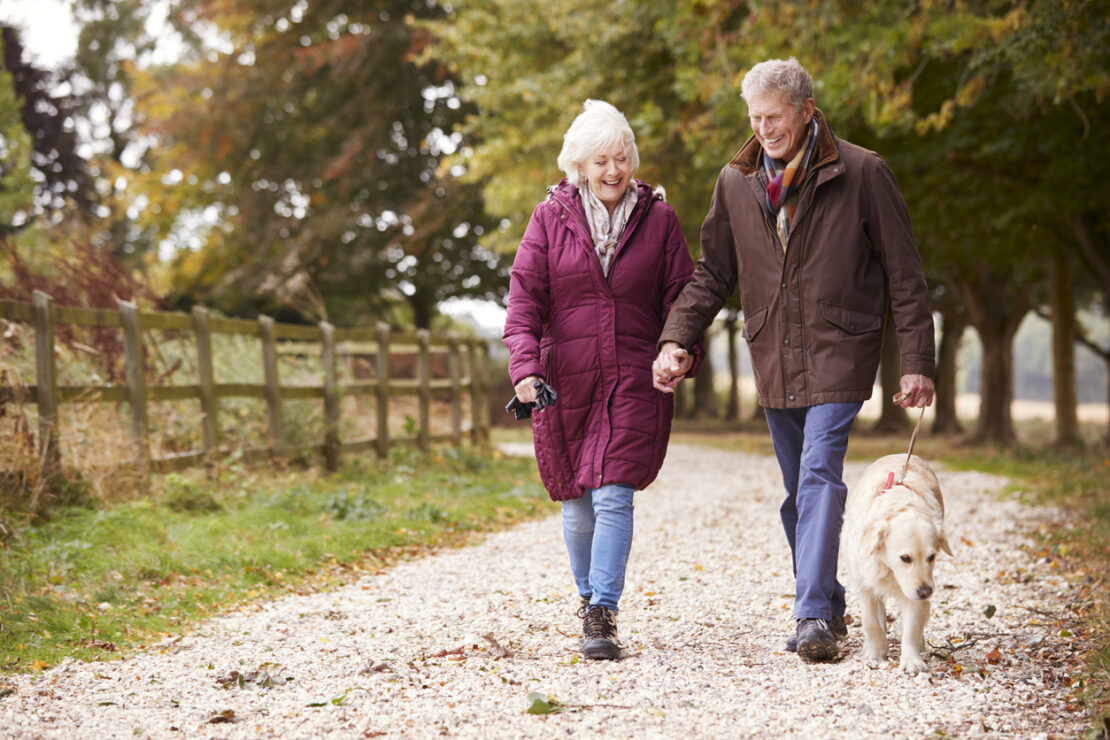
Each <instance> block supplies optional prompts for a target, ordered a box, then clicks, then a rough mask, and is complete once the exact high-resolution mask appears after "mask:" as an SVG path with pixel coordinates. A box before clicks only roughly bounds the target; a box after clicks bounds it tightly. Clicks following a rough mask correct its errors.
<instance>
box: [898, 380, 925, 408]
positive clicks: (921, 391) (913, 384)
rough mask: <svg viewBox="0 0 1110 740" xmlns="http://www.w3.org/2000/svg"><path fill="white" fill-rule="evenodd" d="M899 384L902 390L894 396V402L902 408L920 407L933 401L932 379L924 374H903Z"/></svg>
mask: <svg viewBox="0 0 1110 740" xmlns="http://www.w3.org/2000/svg"><path fill="white" fill-rule="evenodd" d="M899 385H900V386H901V388H902V392H901V393H899V394H897V395H896V396H894V403H895V404H897V405H899V406H901V407H902V408H914V407H916V408H922V407H925V406H929V405H930V404H932V403H933V379H932V378H930V377H928V376H926V375H903V376H902V380H901V381H900V383H899Z"/></svg>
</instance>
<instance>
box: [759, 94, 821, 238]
mask: <svg viewBox="0 0 1110 740" xmlns="http://www.w3.org/2000/svg"><path fill="white" fill-rule="evenodd" d="M816 144H817V117H816V116H814V117H813V118H812V119H810V122H809V141H807V142H806V145H805V146H804V147H801V148H799V149H798V153H797V154H795V155H794V158H793V159H792V160H790V163H789V164H787V165H786V167H785V169H780V167H781V164H782V160H781V159H774V158H772V157H771V156H770V155H769V154H767V152H766V151H764V152H763V168H764V170H765V172H766V177H767V181H766V182H765V186H766V188H767V208H768V209H769V210H770V211H771V215H772V216H776V224H775V225H776V227H777V229H778V234H779V241H780V242H781V243H782V251H784V252H785V251H786V240H787V238H789V236H790V223H791V222H792V221H793V220H794V211H795V209H797V207H798V188H799V187H800V186H801V184H802V181H803V180H805V176H806V171H807V170H808V169H809V163H810V159H812V158H813V150H814V149H816V148H817V147H816ZM784 205H785V206H786V208H783V206H784Z"/></svg>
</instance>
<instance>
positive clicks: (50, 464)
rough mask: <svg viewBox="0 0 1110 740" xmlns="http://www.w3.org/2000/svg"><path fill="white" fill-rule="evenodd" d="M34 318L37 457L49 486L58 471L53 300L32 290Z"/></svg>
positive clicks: (60, 458)
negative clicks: (37, 428)
mask: <svg viewBox="0 0 1110 740" xmlns="http://www.w3.org/2000/svg"><path fill="white" fill-rule="evenodd" d="M31 311H32V313H33V315H34V318H35V384H36V390H37V394H38V397H37V398H36V399H35V402H36V405H37V406H38V412H39V454H40V455H42V477H43V480H44V481H46V483H47V485H53V484H54V483H55V482H56V481H57V479H58V476H59V475H60V474H61V471H62V451H61V448H60V447H59V445H58V373H57V365H56V364H55V360H54V299H53V298H51V297H50V295H49V294H47V293H44V292H42V291H41V290H36V291H35V292H34V294H33V296H32V298H31Z"/></svg>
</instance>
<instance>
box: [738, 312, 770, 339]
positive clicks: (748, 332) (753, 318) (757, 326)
mask: <svg viewBox="0 0 1110 740" xmlns="http://www.w3.org/2000/svg"><path fill="white" fill-rule="evenodd" d="M767 310H768V308H767V306H764V307H763V308H761V309H759V310H758V311H755V312H754V313H752V314H751V315H750V316H749V315H747V314H745V315H744V329H743V330H742V331H741V332H740V336H742V337H743V338H744V340H745V341H747V342H751V341H752V340H753V339H755V338H756V337H757V336H759V332H761V331H763V326H764V324H766V323H767Z"/></svg>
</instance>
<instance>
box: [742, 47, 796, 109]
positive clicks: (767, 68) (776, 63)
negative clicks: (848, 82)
mask: <svg viewBox="0 0 1110 740" xmlns="http://www.w3.org/2000/svg"><path fill="white" fill-rule="evenodd" d="M768 93H779V94H782V95H784V96H785V97H786V102H788V103H790V104H791V105H793V106H794V107H795V108H796V109H798V110H801V108H802V106H804V105H805V103H806V101H807V100H809V99H810V98H812V97H813V78H812V77H810V76H809V72H806V71H805V68H803V67H802V65H801V64H800V63H799V62H798V60H797V59H795V58H794V57H790V58H789V59H768V60H767V61H765V62H760V63H759V64H757V65H755V66H754V67H752V68H751V69H749V70H748V73H747V74H746V75H744V81H743V82H741V83H740V96H741V97H742V98H744V102H747V103H750V102H751V99H752V98H753V97H755V96H759V95H766V94H768Z"/></svg>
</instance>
